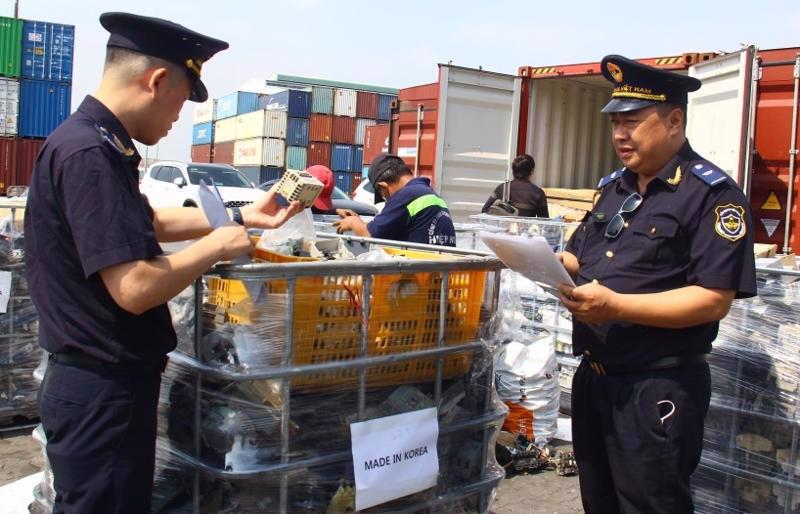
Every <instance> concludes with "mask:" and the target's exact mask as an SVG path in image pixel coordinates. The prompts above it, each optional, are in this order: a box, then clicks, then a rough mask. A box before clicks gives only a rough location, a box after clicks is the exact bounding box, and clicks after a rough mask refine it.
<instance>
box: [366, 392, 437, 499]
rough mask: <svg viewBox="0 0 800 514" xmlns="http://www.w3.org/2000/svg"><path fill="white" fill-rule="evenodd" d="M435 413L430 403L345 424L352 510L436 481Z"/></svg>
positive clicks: (407, 493)
mask: <svg viewBox="0 0 800 514" xmlns="http://www.w3.org/2000/svg"><path fill="white" fill-rule="evenodd" d="M437 413H438V410H437V409H436V408H435V407H433V408H430V409H423V410H417V411H413V412H406V413H405V414H397V415H395V416H387V417H385V418H378V419H372V420H370V421H362V422H360V423H352V424H351V425H350V435H351V437H352V442H353V468H354V471H355V479H356V510H357V511H360V510H363V509H367V508H369V507H372V506H374V505H380V504H381V503H385V502H388V501H391V500H394V499H396V498H401V497H403V496H407V495H409V494H413V493H416V492H419V491H423V490H425V489H428V488H429V487H433V486H435V485H436V480H437V478H438V476H439V456H438V454H437V451H436V441H437V439H438V438H439V421H438V419H437Z"/></svg>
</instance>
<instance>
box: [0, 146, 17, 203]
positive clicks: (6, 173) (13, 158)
mask: <svg viewBox="0 0 800 514" xmlns="http://www.w3.org/2000/svg"><path fill="white" fill-rule="evenodd" d="M16 169H17V138H15V137H3V138H0V193H3V194H5V192H6V187H8V186H10V185H11V184H12V183H13V182H14V175H15V174H16Z"/></svg>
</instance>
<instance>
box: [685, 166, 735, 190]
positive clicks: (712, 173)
mask: <svg viewBox="0 0 800 514" xmlns="http://www.w3.org/2000/svg"><path fill="white" fill-rule="evenodd" d="M689 167H690V168H691V170H692V173H694V175H695V176H696V177H697V178H699V179H700V180H702V181H703V182H705V183H706V184H707V185H709V186H716V185H717V184H722V183H723V182H725V181H726V180H727V179H729V178H730V177H729V176H728V174H727V173H725V172H724V171H722V170H721V169H719V168H717V167H716V166H714V165H713V164H711V163H710V162H707V161H703V162H695V163H692V164H690V165H689Z"/></svg>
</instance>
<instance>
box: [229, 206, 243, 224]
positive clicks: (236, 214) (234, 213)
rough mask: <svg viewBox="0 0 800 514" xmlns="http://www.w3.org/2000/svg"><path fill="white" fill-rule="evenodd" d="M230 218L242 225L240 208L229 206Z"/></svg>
mask: <svg viewBox="0 0 800 514" xmlns="http://www.w3.org/2000/svg"><path fill="white" fill-rule="evenodd" d="M231 218H232V219H233V221H235V222H236V223H238V224H239V225H242V226H244V218H243V217H242V210H241V209H239V208H238V207H231Z"/></svg>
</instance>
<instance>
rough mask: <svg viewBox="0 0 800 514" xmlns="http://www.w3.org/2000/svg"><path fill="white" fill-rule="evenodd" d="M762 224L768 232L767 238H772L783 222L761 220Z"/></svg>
mask: <svg viewBox="0 0 800 514" xmlns="http://www.w3.org/2000/svg"><path fill="white" fill-rule="evenodd" d="M761 223H762V224H763V225H764V230H766V231H767V237H772V234H774V233H775V229H776V228H778V225H780V224H781V220H771V219H768V218H767V219H765V218H761Z"/></svg>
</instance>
